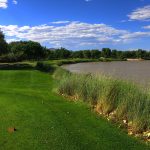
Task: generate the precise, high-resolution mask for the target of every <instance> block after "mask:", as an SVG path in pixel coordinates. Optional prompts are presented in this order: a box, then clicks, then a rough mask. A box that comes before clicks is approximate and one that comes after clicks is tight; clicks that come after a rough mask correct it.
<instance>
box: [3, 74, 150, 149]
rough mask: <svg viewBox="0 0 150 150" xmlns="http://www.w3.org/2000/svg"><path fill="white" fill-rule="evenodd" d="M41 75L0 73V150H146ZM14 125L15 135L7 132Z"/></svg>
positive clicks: (49, 76) (46, 76)
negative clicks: (68, 97) (55, 88)
mask: <svg viewBox="0 0 150 150" xmlns="http://www.w3.org/2000/svg"><path fill="white" fill-rule="evenodd" d="M55 85H56V83H55V81H54V80H53V79H52V76H51V75H50V74H46V73H42V72H39V71H0V150H148V149H150V147H147V146H146V145H145V144H142V143H140V142H139V141H137V140H135V139H133V138H131V137H128V136H127V135H126V134H125V133H123V132H122V131H121V130H120V129H117V127H115V126H114V125H112V124H110V123H108V122H107V121H106V120H104V119H102V118H100V117H98V116H97V115H96V114H94V113H92V112H91V111H90V108H88V106H86V105H85V104H83V103H74V102H70V101H67V100H65V99H63V98H62V97H60V96H58V95H56V94H54V92H53V89H54V87H55ZM10 127H15V128H16V129H17V131H16V132H14V133H9V132H8V128H10Z"/></svg>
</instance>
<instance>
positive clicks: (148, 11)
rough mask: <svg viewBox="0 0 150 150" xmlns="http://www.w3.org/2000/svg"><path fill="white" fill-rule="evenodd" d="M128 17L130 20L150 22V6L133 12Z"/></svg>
mask: <svg viewBox="0 0 150 150" xmlns="http://www.w3.org/2000/svg"><path fill="white" fill-rule="evenodd" d="M128 17H129V19H130V20H138V21H150V5H147V6H145V7H142V8H138V9H136V10H134V11H133V12H132V13H131V14H129V15H128Z"/></svg>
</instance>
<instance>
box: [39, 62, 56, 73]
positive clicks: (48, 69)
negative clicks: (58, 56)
mask: <svg viewBox="0 0 150 150" xmlns="http://www.w3.org/2000/svg"><path fill="white" fill-rule="evenodd" d="M36 69H37V70H40V71H44V72H51V71H53V70H54V67H53V66H52V65H50V64H47V63H44V62H37V64H36Z"/></svg>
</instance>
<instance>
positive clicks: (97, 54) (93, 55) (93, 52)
mask: <svg viewBox="0 0 150 150" xmlns="http://www.w3.org/2000/svg"><path fill="white" fill-rule="evenodd" d="M100 57H101V52H100V51H99V50H91V58H93V59H98V58H100Z"/></svg>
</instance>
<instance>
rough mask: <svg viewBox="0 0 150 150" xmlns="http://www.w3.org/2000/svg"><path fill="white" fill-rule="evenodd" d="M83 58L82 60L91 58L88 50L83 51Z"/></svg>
mask: <svg viewBox="0 0 150 150" xmlns="http://www.w3.org/2000/svg"><path fill="white" fill-rule="evenodd" d="M83 57H84V58H91V51H90V50H84V51H83Z"/></svg>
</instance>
